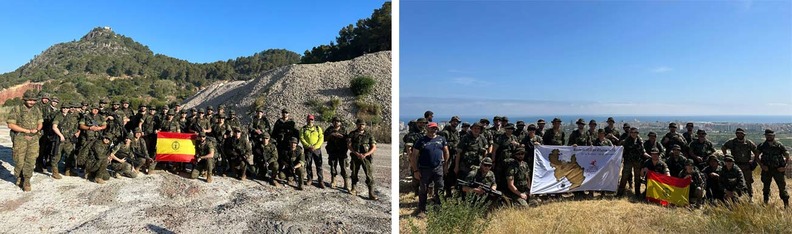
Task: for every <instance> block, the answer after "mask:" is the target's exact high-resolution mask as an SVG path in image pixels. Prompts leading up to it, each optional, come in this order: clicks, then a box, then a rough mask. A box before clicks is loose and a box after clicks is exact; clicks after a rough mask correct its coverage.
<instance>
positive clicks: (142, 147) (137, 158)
mask: <svg viewBox="0 0 792 234" xmlns="http://www.w3.org/2000/svg"><path fill="white" fill-rule="evenodd" d="M138 130H139V129H138ZM130 148H131V150H132V155H133V157H134V158H133V159H131V160H128V161H129V162H131V163H132V166H134V167H135V169H136V170H137V171H140V170H141V169H142V168H143V166H145V165H146V163H148V164H149V167H148V168H147V169H148V172H149V173H151V171H154V168H155V167H156V166H157V164H156V162H154V159H152V158H151V156H150V155H149V154H148V149H147V148H146V140H145V139H143V137H140V138H133V139H132V142H131V143H130Z"/></svg>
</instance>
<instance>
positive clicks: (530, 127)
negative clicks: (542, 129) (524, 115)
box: [526, 124, 537, 131]
mask: <svg viewBox="0 0 792 234" xmlns="http://www.w3.org/2000/svg"><path fill="white" fill-rule="evenodd" d="M526 129H528V131H536V129H537V128H536V125H534V124H528V127H526Z"/></svg>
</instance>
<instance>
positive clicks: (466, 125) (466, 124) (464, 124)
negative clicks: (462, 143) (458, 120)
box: [462, 122, 470, 128]
mask: <svg viewBox="0 0 792 234" xmlns="http://www.w3.org/2000/svg"><path fill="white" fill-rule="evenodd" d="M462 127H463V128H469V127H470V123H468V122H464V123H462Z"/></svg>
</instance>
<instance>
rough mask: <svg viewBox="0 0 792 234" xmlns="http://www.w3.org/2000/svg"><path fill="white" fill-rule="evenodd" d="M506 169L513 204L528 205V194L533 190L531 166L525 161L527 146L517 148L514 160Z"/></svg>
mask: <svg viewBox="0 0 792 234" xmlns="http://www.w3.org/2000/svg"><path fill="white" fill-rule="evenodd" d="M508 166H509V167H508V169H507V171H506V175H507V177H506V185H507V186H509V188H508V189H509V192H507V193H506V194H508V197H509V198H511V199H512V201H513V203H512V204H519V205H521V206H528V196H529V193H530V190H531V167H530V166H529V165H528V163H526V162H525V148H517V151H516V152H515V153H514V160H513V161H511V162H509V164H508Z"/></svg>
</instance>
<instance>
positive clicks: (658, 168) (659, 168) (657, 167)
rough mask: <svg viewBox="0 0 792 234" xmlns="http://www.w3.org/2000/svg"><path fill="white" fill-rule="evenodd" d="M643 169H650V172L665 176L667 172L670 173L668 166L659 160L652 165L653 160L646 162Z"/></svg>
mask: <svg viewBox="0 0 792 234" xmlns="http://www.w3.org/2000/svg"><path fill="white" fill-rule="evenodd" d="M642 168H646V169H648V170H650V171H653V172H657V173H661V174H665V173H666V172H669V170H668V165H666V163H665V162H663V160H657V163H656V164H655V163H652V160H651V159H650V160H646V162H644V164H643V167H642Z"/></svg>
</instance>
